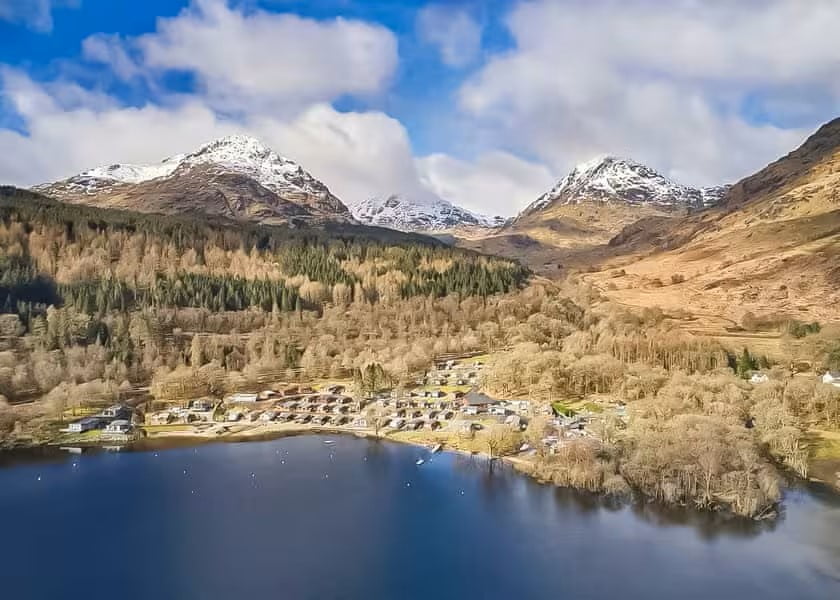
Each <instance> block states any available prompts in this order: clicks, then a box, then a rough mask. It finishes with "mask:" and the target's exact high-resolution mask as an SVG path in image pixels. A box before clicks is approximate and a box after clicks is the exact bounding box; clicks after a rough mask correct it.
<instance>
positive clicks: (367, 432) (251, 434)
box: [0, 424, 840, 523]
mask: <svg viewBox="0 0 840 600" xmlns="http://www.w3.org/2000/svg"><path fill="white" fill-rule="evenodd" d="M239 427H240V428H241V429H240V430H239V431H234V432H226V433H224V434H222V435H218V434H214V433H212V432H211V431H195V430H193V431H185V430H177V431H158V432H154V433H153V434H152V435H147V436H145V437H141V438H138V439H135V440H131V441H127V442H123V443H121V444H120V443H117V442H115V441H114V440H96V441H93V442H90V443H87V444H83V443H77V444H74V443H66V442H62V441H51V442H49V443H41V444H32V445H28V446H21V447H18V448H15V449H2V450H0V455H2V454H5V453H7V452H14V451H15V450H21V451H25V450H37V449H39V448H41V449H44V448H52V449H55V450H60V449H62V448H90V449H99V450H107V449H108V448H109V447H111V446H113V447H122V448H126V449H128V450H129V451H138V452H146V451H153V450H156V449H169V448H181V447H192V446H200V445H204V444H212V443H244V442H265V441H272V440H278V439H282V438H285V437H296V436H303V435H321V436H323V435H342V436H352V437H356V438H359V439H367V440H370V441H386V442H393V443H398V444H402V445H406V446H413V447H415V448H419V449H423V450H425V451H427V452H431V449H432V448H433V447H434V446H436V445H438V444H440V445H441V450H440V451H441V452H449V453H453V454H458V455H461V456H466V457H476V458H479V459H482V460H485V461H488V463H491V462H492V461H500V462H502V463H503V464H504V465H506V466H510V468H511V469H513V470H514V471H516V472H517V473H518V474H520V475H522V476H524V477H528V478H529V479H531V480H532V481H534V482H536V483H538V484H540V485H548V486H553V487H555V488H557V489H565V490H571V491H575V492H579V493H582V494H587V495H593V496H595V497H598V498H599V499H602V500H613V501H616V502H619V503H621V504H626V505H628V506H633V505H637V504H638V505H651V504H652V505H658V506H661V507H662V508H666V509H674V510H686V511H689V512H690V513H692V514H693V513H696V514H707V515H717V516H718V517H722V518H725V519H727V520H730V519H738V520H744V521H746V522H756V523H757V522H761V521H763V520H767V518H766V517H765V518H747V517H741V516H739V515H737V514H734V513H731V512H729V511H726V510H712V511H702V510H697V509H693V508H692V507H690V506H685V505H680V504H666V503H660V502H656V501H653V500H650V499H647V498H646V497H645V496H644V495H641V496H640V495H638V493H637V492H635V491H631V493H630V494H629V495H628V496H627V497H615V496H613V495H611V494H609V493H606V492H603V491H602V492H593V491H591V490H587V489H584V488H576V487H574V486H562V485H558V484H556V483H554V482H553V481H550V480H546V479H544V478H541V477H538V476H536V475H535V474H534V469H533V467H534V463H533V461H531V460H529V459H527V458H525V457H522V456H518V455H516V454H514V455H507V456H499V457H495V458H493V457H491V456H490V455H489V454H487V453H486V452H481V451H472V450H467V449H465V448H459V447H458V445H457V443H454V444H453V443H452V442H453V440H452V437H453V436H451V435H446V434H437V435H434V434H432V435H422V434H421V435H414V436H412V435H411V434H408V435H406V434H407V432H400V431H397V432H395V433H396V435H394V433H384V434H383V433H380V434H379V435H377V434H376V433H375V431H374V430H373V429H344V428H337V427H321V426H308V425H303V426H302V425H299V424H292V425H289V424H283V425H279V426H278V425H267V424H260V425H255V426H242V425H240V426H239ZM400 434H403V435H400ZM456 442H457V440H456ZM2 466H3V465H2V462H0V467H2ZM812 485H816V486H818V487H820V488H822V489H823V490H827V491H829V492H830V493H832V494H834V495H838V496H840V489H838V488H837V487H835V486H833V485H831V484H830V483H827V482H825V481H822V480H819V479H816V478H814V477H809V478H808V479H799V480H797V484H796V485H793V486H791V488H796V487H800V486H806V487H808V486H812ZM783 509H784V501H783V500H782V501H780V502H779V504H777V505H776V506H775V507H774V508H773V510H772V513H773V516H772V517H770V518H769V520H770V521H771V522H772V521H775V520H776V517H777V516H778V514H780V513H781V512H782V511H783Z"/></svg>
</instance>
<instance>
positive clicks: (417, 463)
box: [414, 458, 426, 467]
mask: <svg viewBox="0 0 840 600" xmlns="http://www.w3.org/2000/svg"><path fill="white" fill-rule="evenodd" d="M424 462H426V461H425V460H423V459H422V458H418V459H417V462H415V463H414V464H415V465H417V466H418V467H419V466H420V465H422V464H423V463H424Z"/></svg>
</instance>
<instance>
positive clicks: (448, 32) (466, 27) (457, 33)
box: [417, 4, 481, 67]
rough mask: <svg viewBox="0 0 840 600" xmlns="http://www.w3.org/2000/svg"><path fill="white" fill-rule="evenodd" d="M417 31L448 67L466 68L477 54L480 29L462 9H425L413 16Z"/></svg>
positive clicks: (432, 7)
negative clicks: (436, 50) (434, 48)
mask: <svg viewBox="0 0 840 600" xmlns="http://www.w3.org/2000/svg"><path fill="white" fill-rule="evenodd" d="M417 31H418V33H419V35H420V38H421V39H422V40H424V41H425V42H426V43H428V44H431V45H433V46H435V47H436V48H437V49H438V51H439V52H440V57H441V60H442V61H443V63H444V64H446V65H448V66H450V67H464V66H466V65H468V64H470V63H471V62H473V61H474V60H475V58H476V57H477V56H478V53H479V51H480V50H481V26H480V25H479V24H478V23H477V22H476V21H475V19H473V18H472V17H471V16H470V14H469V13H468V12H467V11H466V10H464V9H460V8H457V7H452V6H445V5H441V4H433V5H429V6H427V7H425V8H424V9H423V10H421V11H420V12H419V14H418V15H417Z"/></svg>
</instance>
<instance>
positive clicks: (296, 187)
mask: <svg viewBox="0 0 840 600" xmlns="http://www.w3.org/2000/svg"><path fill="white" fill-rule="evenodd" d="M196 169H201V170H202V171H203V172H206V174H207V175H208V176H210V177H212V176H216V175H226V174H229V175H239V176H245V177H247V178H249V179H251V180H253V181H255V182H257V183H258V184H259V185H260V186H262V187H264V188H266V189H267V190H269V191H270V192H273V193H274V194H277V195H278V196H279V197H281V198H282V199H283V200H285V201H289V202H293V203H297V204H300V205H302V206H306V207H309V208H311V209H314V210H315V211H318V212H322V213H324V214H328V215H329V214H332V215H336V216H340V217H343V218H349V217H350V213H349V211H348V210H347V207H346V206H344V205H343V204H342V203H341V202H340V201H339V199H338V198H336V197H335V196H334V195H333V194H332V193H331V192H330V190H329V189H328V188H327V186H326V185H324V184H323V183H322V182H320V181H319V180H317V179H316V178H315V177H313V176H312V175H311V174H310V173H308V172H307V171H306V170H305V169H303V167H301V166H300V165H299V164H297V163H296V162H294V161H293V160H290V159H288V158H285V157H283V156H281V155H279V154H277V153H276V152H275V151H274V150H272V149H271V148H269V147H268V146H266V145H265V144H263V143H262V142H261V141H260V140H258V139H256V138H254V137H251V136H247V135H231V136H227V137H222V138H219V139H217V140H214V141H212V142H209V143H207V144H204V145H203V146H201V147H200V148H198V150H196V151H194V152H191V153H188V154H178V155H176V156H172V157H170V158H166V159H164V160H163V161H161V162H159V163H156V164H149V165H134V164H111V165H106V166H102V167H97V168H94V169H90V170H88V171H84V172H82V173H80V174H79V175H76V176H74V177H70V178H69V179H65V180H63V181H60V182H56V183H52V184H45V185H42V186H37V187H36V188H35V189H36V190H38V191H43V192H45V193H48V194H52V195H55V196H57V197H59V198H65V199H68V198H69V199H72V198H74V197H75V198H78V197H81V196H97V195H100V194H102V193H106V192H109V191H110V190H112V189H114V186H120V185H137V184H143V183H145V182H151V181H156V180H165V179H173V178H177V177H178V176H179V175H181V176H183V175H188V174H189V173H191V172H193V171H195V170H196Z"/></svg>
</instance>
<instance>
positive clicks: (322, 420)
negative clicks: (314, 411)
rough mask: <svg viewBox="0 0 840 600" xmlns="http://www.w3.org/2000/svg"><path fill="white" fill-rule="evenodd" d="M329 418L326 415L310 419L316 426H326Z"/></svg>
mask: <svg viewBox="0 0 840 600" xmlns="http://www.w3.org/2000/svg"><path fill="white" fill-rule="evenodd" d="M329 420H330V418H329V416H327V415H321V416H319V417H315V418H314V419H312V422H313V423H315V424H316V425H326V424H327V423H328V422H329Z"/></svg>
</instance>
